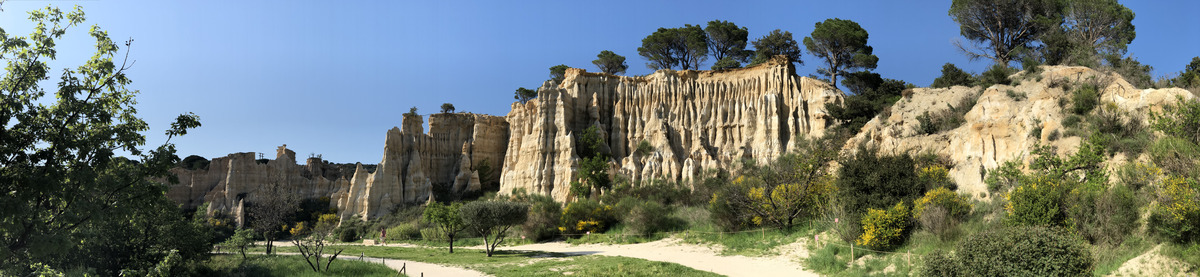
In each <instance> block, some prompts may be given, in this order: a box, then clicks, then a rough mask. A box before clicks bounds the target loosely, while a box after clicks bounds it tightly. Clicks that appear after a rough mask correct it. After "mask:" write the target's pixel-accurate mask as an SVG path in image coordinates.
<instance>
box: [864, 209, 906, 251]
mask: <svg viewBox="0 0 1200 277" xmlns="http://www.w3.org/2000/svg"><path fill="white" fill-rule="evenodd" d="M911 223H912V215H911V213H910V212H909V210H908V206H905V205H904V203H903V202H901V203H896V205H895V206H892V208H891V209H887V210H877V209H867V214H866V215H864V216H863V218H862V228H863V233H862V236H860V237H858V240H857V241H855V242H856V243H858V244H860V245H863V246H866V247H870V248H872V249H876V250H887V249H892V248H895V247H896V246H899V245H900V244H902V243H904V240H905V239H906V238H908V234H909V231H911V229H910V228H909V227H910V226H911V225H912V224H911Z"/></svg>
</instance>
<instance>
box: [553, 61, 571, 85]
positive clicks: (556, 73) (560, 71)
mask: <svg viewBox="0 0 1200 277" xmlns="http://www.w3.org/2000/svg"><path fill="white" fill-rule="evenodd" d="M567 68H571V67H570V66H567V65H565V64H560V65H556V66H551V67H550V79H551V80H555V81H562V80H563V78H565V77H566V76H567Z"/></svg>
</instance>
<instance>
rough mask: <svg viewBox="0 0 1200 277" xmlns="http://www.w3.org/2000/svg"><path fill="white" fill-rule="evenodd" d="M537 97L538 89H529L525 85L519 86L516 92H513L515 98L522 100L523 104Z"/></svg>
mask: <svg viewBox="0 0 1200 277" xmlns="http://www.w3.org/2000/svg"><path fill="white" fill-rule="evenodd" d="M536 97H537V90H532V89H527V88H524V87H519V88H517V91H516V92H513V99H516V100H517V101H520V102H521V104H525V103H527V102H529V100H533V98H536Z"/></svg>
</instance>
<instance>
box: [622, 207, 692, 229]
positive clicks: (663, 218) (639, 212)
mask: <svg viewBox="0 0 1200 277" xmlns="http://www.w3.org/2000/svg"><path fill="white" fill-rule="evenodd" d="M622 203H624V204H626V205H629V204H632V207H629V208H628V210H629V212H628V213H626V216H625V219H624V223H625V228H626V229H625V230H626V231H629V232H632V233H633V234H634V235H638V236H642V237H649V236H651V235H653V234H654V233H658V232H665V231H670V230H676V229H681V227H683V226H682V225H685V224H686V223H684V222H683V220H681V219H678V218H673V217H671V213H672V212H673V210H674V209H672V208H671V207H670V206H665V205H663V204H659V203H658V202H653V201H637V200H634V201H632V202H631V203H626V201H622Z"/></svg>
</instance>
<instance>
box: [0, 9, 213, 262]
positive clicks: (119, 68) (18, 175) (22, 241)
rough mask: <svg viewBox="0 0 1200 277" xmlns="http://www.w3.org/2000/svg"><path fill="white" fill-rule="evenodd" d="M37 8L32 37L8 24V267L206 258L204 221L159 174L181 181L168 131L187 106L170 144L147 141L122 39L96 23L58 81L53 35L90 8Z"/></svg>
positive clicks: (4, 128)
mask: <svg viewBox="0 0 1200 277" xmlns="http://www.w3.org/2000/svg"><path fill="white" fill-rule="evenodd" d="M29 15H30V16H29V19H30V20H31V21H33V22H34V25H36V26H37V27H35V28H34V30H33V32H31V33H30V34H29V35H28V36H9V34H8V33H7V32H6V31H5V30H0V41H3V47H0V59H2V60H3V63H4V66H5V70H4V73H3V76H0V103H3V104H2V105H0V145H2V147H0V160H4V161H5V162H4V163H2V165H0V191H2V192H3V193H4V196H3V197H0V210H3V213H0V244H2V245H4V246H3V247H2V248H0V271H3V273H0V275H4V274H11V275H28V274H29V273H30V272H31V271H32V270H33V269H34V268H35V264H40V266H41V267H47V268H51V269H75V268H79V269H81V270H82V271H94V273H98V274H102V275H116V274H118V273H119V272H121V271H126V270H128V271H137V272H147V271H148V270H150V269H153V268H154V267H155V266H156V265H157V264H158V263H159V262H160V261H162V260H163V259H165V258H167V257H168V256H170V255H172V254H174V255H177V256H178V257H182V259H183V260H191V259H198V258H199V257H202V256H204V255H207V251H208V248H210V247H211V244H210V243H211V242H210V241H209V231H208V230H207V228H206V226H204V225H203V224H202V223H200V222H189V221H188V220H186V219H185V217H184V213H183V212H182V211H180V210H179V208H178V206H176V204H175V203H173V202H171V201H170V200H169V199H167V198H166V197H165V196H164V194H165V192H166V190H167V186H166V185H165V184H163V182H162V181H164V180H165V181H171V180H174V179H175V176H174V175H173V174H170V173H169V171H168V170H169V169H171V168H172V167H173V166H175V165H176V164H178V163H179V161H180V160H179V157H177V156H176V155H175V146H174V145H173V144H171V143H170V138H172V137H176V136H182V135H185V134H187V131H188V129H191V128H196V127H199V126H200V122H199V119H198V118H197V117H196V116H195V115H192V114H184V115H180V116H179V117H177V118H176V119H175V121H174V122H173V123H171V128H170V129H168V130H167V131H166V136H167V138H168V139H167V141H165V142H163V144H161V145H160V146H158V147H156V148H153V149H146V148H143V147H144V146H145V145H146V136H145V135H144V133H145V132H147V131H149V130H150V128H149V125H148V124H147V123H146V122H145V121H144V120H142V119H141V118H138V117H137V110H136V108H135V107H134V105H135V103H136V100H135V97H136V95H137V93H138V91H136V90H133V89H130V88H129V86H130V85H131V84H132V81H131V80H130V79H129V77H128V76H127V75H126V73H125V70H127V69H129V67H128V66H129V65H130V64H128V63H125V61H126V60H122V58H121V56H119V55H120V50H119V49H120V46H119V44H118V43H117V42H114V41H113V40H112V39H111V38H109V36H108V32H107V31H104V30H103V29H101V28H100V27H98V26H92V28H91V30H90V31H89V32H88V34H89V35H90V36H91V38H92V39H94V40H95V44H94V45H95V54H94V55H92V56H91V57H90V58H89V59H88V60H86V61H83V62H82V65H80V66H78V67H75V68H64V69H63V70H61V72H62V73H61V75H60V79H59V80H57V81H51V80H50V75H49V74H50V73H51V71H52V69H51V68H50V61H51V60H54V59H55V58H56V53H57V49H55V46H56V44H57V42H56V40H59V39H60V38H61V37H62V36H63V35H64V34H66V33H67V31H68V30H70V29H72V28H73V27H76V26H78V25H80V24H83V21H84V18H85V17H84V13H83V11H82V10H81V9H80V8H79V7H75V9H73V10H69V11H65V12H64V11H62V10H60V9H58V8H53V7H47V8H44V9H41V10H36V11H31V12H30V13H29ZM130 44H132V40H130V41H126V42H125V43H124V45H125V46H126V50H128V47H129V45H130ZM46 84H51V85H56V87H50V88H46V87H42V85H46ZM47 90H49V91H54V98H55V99H46V98H45V94H46V91H47ZM119 154H123V155H126V156H128V157H132V158H126V157H122V156H118V155H119ZM172 250H175V251H172Z"/></svg>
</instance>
